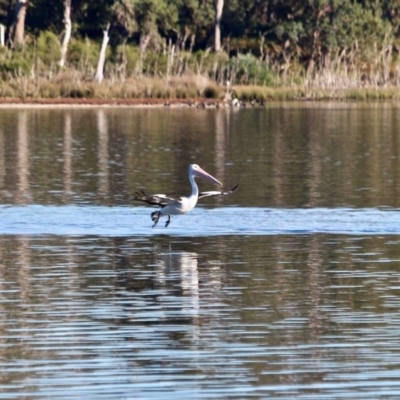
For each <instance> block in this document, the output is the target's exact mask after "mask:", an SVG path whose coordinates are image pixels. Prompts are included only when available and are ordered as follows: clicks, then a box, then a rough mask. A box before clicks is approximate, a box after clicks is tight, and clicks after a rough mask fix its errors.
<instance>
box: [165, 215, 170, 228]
mask: <svg viewBox="0 0 400 400" xmlns="http://www.w3.org/2000/svg"><path fill="white" fill-rule="evenodd" d="M170 222H171V216H170V215H169V214H168V221H167V222H166V223H165V227H167V226H168V225H169V223H170Z"/></svg>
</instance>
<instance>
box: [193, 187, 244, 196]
mask: <svg viewBox="0 0 400 400" xmlns="http://www.w3.org/2000/svg"><path fill="white" fill-rule="evenodd" d="M238 187H239V185H236V186H235V187H233V188H232V189H231V190H228V191H226V192H223V191H220V190H212V191H210V192H200V193H199V199H201V198H203V197H210V196H224V195H226V194H231V193H233V192H235V191H236V189H237V188H238Z"/></svg>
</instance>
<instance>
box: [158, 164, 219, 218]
mask: <svg viewBox="0 0 400 400" xmlns="http://www.w3.org/2000/svg"><path fill="white" fill-rule="evenodd" d="M195 177H197V178H201V179H205V180H207V181H209V182H212V183H216V184H217V185H222V183H221V182H220V181H218V180H217V179H215V178H214V177H213V176H212V175H210V174H209V173H208V172H206V171H204V170H203V169H201V168H200V167H199V166H198V165H196V164H191V165H189V181H190V185H191V186H192V194H191V195H190V196H183V197H180V198H179V199H178V200H175V201H174V202H172V203H170V204H168V205H166V206H164V207H162V208H161V210H160V214H161V215H181V214H186V213H188V212H189V211H191V210H193V208H195V207H196V204H197V200H198V199H199V188H198V186H197V183H196V181H195V179H194V178H195Z"/></svg>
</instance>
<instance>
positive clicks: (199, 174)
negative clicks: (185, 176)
mask: <svg viewBox="0 0 400 400" xmlns="http://www.w3.org/2000/svg"><path fill="white" fill-rule="evenodd" d="M192 174H193V176H194V177H196V178H201V179H204V180H206V181H208V182H211V183H214V184H216V185H221V186H222V183H221V182H220V181H219V180H218V179H216V178H214V177H213V176H212V175H210V174H209V173H208V172H206V171H204V169H202V168H200V167H199V166H198V165H194V166H193V167H192Z"/></svg>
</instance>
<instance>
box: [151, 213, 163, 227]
mask: <svg viewBox="0 0 400 400" xmlns="http://www.w3.org/2000/svg"><path fill="white" fill-rule="evenodd" d="M160 217H161V213H160V211H154V212H152V213H151V219H152V221H154V225H153V226H152V228H154V227H155V226H156V225H157V224H158V220H159V219H160Z"/></svg>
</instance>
